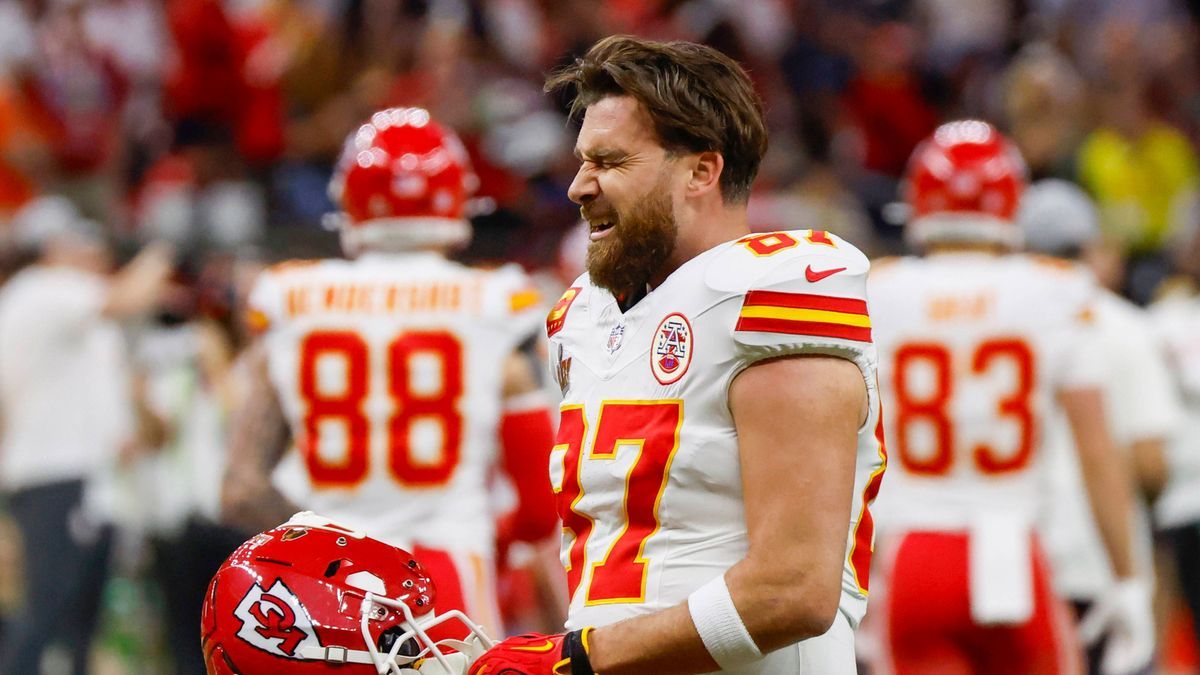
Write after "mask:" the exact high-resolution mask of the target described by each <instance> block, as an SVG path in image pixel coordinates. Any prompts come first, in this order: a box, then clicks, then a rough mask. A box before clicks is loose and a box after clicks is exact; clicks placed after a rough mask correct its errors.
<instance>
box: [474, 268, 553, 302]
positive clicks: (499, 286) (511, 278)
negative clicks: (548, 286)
mask: <svg viewBox="0 0 1200 675" xmlns="http://www.w3.org/2000/svg"><path fill="white" fill-rule="evenodd" d="M484 274H485V275H486V277H485V279H486V282H485V283H486V284H487V286H488V292H489V294H490V295H491V296H492V298H493V302H492V303H491V305H490V306H492V307H494V308H495V309H496V310H497V311H498V312H499V313H500V314H523V313H525V312H528V311H531V310H533V309H535V308H537V307H539V306H541V305H542V303H543V298H542V294H541V292H540V291H539V290H538V287H537V285H535V284H534V282H533V279H531V278H530V276H529V275H528V274H527V273H526V272H525V270H524V269H523V268H522V267H521V266H520V265H518V264H516V263H508V264H505V265H502V266H500V267H497V268H495V269H492V270H488V271H486V272H484Z"/></svg>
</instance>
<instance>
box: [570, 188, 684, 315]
mask: <svg viewBox="0 0 1200 675" xmlns="http://www.w3.org/2000/svg"><path fill="white" fill-rule="evenodd" d="M659 187H660V186H655V188H654V189H651V190H649V191H648V192H647V193H646V195H645V196H644V197H642V198H641V199H639V200H637V201H636V202H635V203H634V204H633V206H631V207H630V208H629V209H628V211H625V212H620V211H614V212H613V213H612V214H611V215H610V216H609V218H608V219H609V220H612V221H613V229H612V232H610V233H609V235H608V236H606V237H604V238H603V239H600V240H598V241H593V242H590V243H589V244H588V249H587V271H588V274H589V275H590V276H591V280H592V283H594V284H596V285H597V286H599V287H601V288H606V289H608V290H609V291H610V292H612V294H613V295H614V296H616V297H617V298H618V299H622V298H625V297H629V296H636V295H638V294H640V293H641V292H642V291H643V290H644V289H645V288H646V284H647V283H648V282H649V281H650V279H651V278H653V276H654V275H655V273H657V272H658V271H659V270H661V269H662V268H663V266H664V265H666V263H667V259H668V258H670V257H671V253H673V252H674V251H675V236H676V234H677V233H678V231H679V226H678V224H677V223H676V222H675V213H674V211H673V210H672V208H671V196H670V194H669V193H668V192H667V191H666V190H665V189H659ZM583 215H584V217H585V218H586V219H588V220H595V219H596V215H597V214H594V213H593V212H592V211H591V210H589V209H588V208H587V207H586V206H585V207H584V208H583Z"/></svg>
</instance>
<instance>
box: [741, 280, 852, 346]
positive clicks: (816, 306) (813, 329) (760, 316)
mask: <svg viewBox="0 0 1200 675" xmlns="http://www.w3.org/2000/svg"><path fill="white" fill-rule="evenodd" d="M736 330H740V331H757V332H762V333H786V334H788V335H812V336H816V337H829V338H839V339H842V340H857V341H859V342H870V341H871V317H870V316H869V315H868V314H867V303H866V301H864V300H858V299H855V298H836V297H833V296H828V295H812V294H809V293H781V292H779V291H750V292H749V293H747V294H746V298H745V300H744V301H743V302H742V311H741V314H740V315H739V317H738V322H737V327H736Z"/></svg>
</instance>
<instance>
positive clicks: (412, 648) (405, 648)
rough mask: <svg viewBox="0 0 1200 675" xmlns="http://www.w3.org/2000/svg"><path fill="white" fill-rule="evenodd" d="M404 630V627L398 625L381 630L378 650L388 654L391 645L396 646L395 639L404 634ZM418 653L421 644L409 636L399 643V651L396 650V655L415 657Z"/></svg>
mask: <svg viewBox="0 0 1200 675" xmlns="http://www.w3.org/2000/svg"><path fill="white" fill-rule="evenodd" d="M404 632H405V631H404V628H402V627H400V626H392V627H391V628H389V629H387V630H385V631H383V633H381V634H380V635H379V651H380V652H382V653H384V654H390V653H391V651H392V647H395V646H396V640H399V639H400V636H401V635H404ZM420 653H421V645H419V644H417V641H416V640H415V639H413V638H409V639H407V640H405V641H404V644H402V645H400V651H399V652H397V655H398V656H407V657H409V658H416V657H417V655H418V654H420Z"/></svg>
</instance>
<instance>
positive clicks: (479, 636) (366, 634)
mask: <svg viewBox="0 0 1200 675" xmlns="http://www.w3.org/2000/svg"><path fill="white" fill-rule="evenodd" d="M377 605H383V606H387V607H391V608H393V609H398V610H400V612H401V613H402V614H404V625H407V626H408V627H409V628H408V630H407V631H405V632H404V633H403V634H401V635H400V636H399V637H397V638H396V640H395V643H394V644H393V645H392V648H391V650H389V651H388V652H387V653H386V654H384V653H383V652H380V651H379V649H378V648H376V646H375V641H374V640H373V639H371V631H370V627H369V622H370V620H371V617H372V615H373V614H374V613H375V611H376V606H377ZM380 609H382V608H380ZM450 619H458V620H459V621H460V622H462V624H463V625H465V626H466V627H467V628H468V629H469V630H470V633H471V634H470V635H469V636H468V637H467V639H466V640H441V641H438V642H434V641H433V640H432V639H431V638H430V637H429V634H428V633H427V632H426V631H427V630H428V629H430V628H433V627H434V626H437V625H440V624H442V623H445V622H446V621H449V620H450ZM359 626H360V628H361V630H362V636H363V642H364V643H365V644H366V646H367V649H366V650H365V651H364V650H361V649H346V648H345V647H302V648H301V649H300V652H299V655H300V658H302V659H312V660H315V661H327V662H330V663H360V664H364V665H373V666H375V672H376V673H377V675H384V673H390V674H391V675H412V674H413V673H416V672H417V671H416V670H415V669H413V668H407V667H406V666H409V665H412V664H415V663H417V662H419V661H422V660H424V659H434V660H436V662H437V664H438V665H439V666H441V668H440V669H436V670H432V669H429V668H428V667H426V675H429V672H435V673H445V674H446V675H450V674H451V673H453V674H455V675H457V674H458V673H462V672H465V669H464V666H465V665H468V664H470V663H472V662H474V661H475V659H477V658H479V656H480V655H481V654H483V652H485V651H487V650H488V649H490V648H491V647H492V645H494V644H495V642H494V641H493V640H492V639H491V638H489V637H488V635H487V633H485V632H484V630H483V628H482V627H481V626H479V625H478V624H476V623H475V622H473V621H471V620H470V619H468V618H467V615H466V614H463V613H462V612H460V611H459V610H457V609H456V610H452V611H449V612H446V613H445V614H435V613H434V612H430V613H429V614H426V615H424V616H422V617H420V618H419V619H418V618H417V617H414V616H413V613H412V610H410V609H409V608H408V605H406V604H405V603H403V602H401V601H399V600H393V599H391V598H384V597H380V596H377V595H375V594H374V593H370V592H368V593H367V594H366V596H365V597H364V598H363V602H362V611H361V619H360V623H359ZM415 637H420V638H421V640H419V641H418V644H421V645H422V646H423V648H422V649H421V651H420V653H418V654H417V655H416V656H401V655H400V648H401V647H402V646H403V645H404V644H405V643H406V642H408V641H409V640H411V639H413V638H415ZM442 649H451V650H453V651H455V652H458V653H457V654H454V653H451V654H446V653H444V652H443V651H442ZM464 659H465V660H464Z"/></svg>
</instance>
